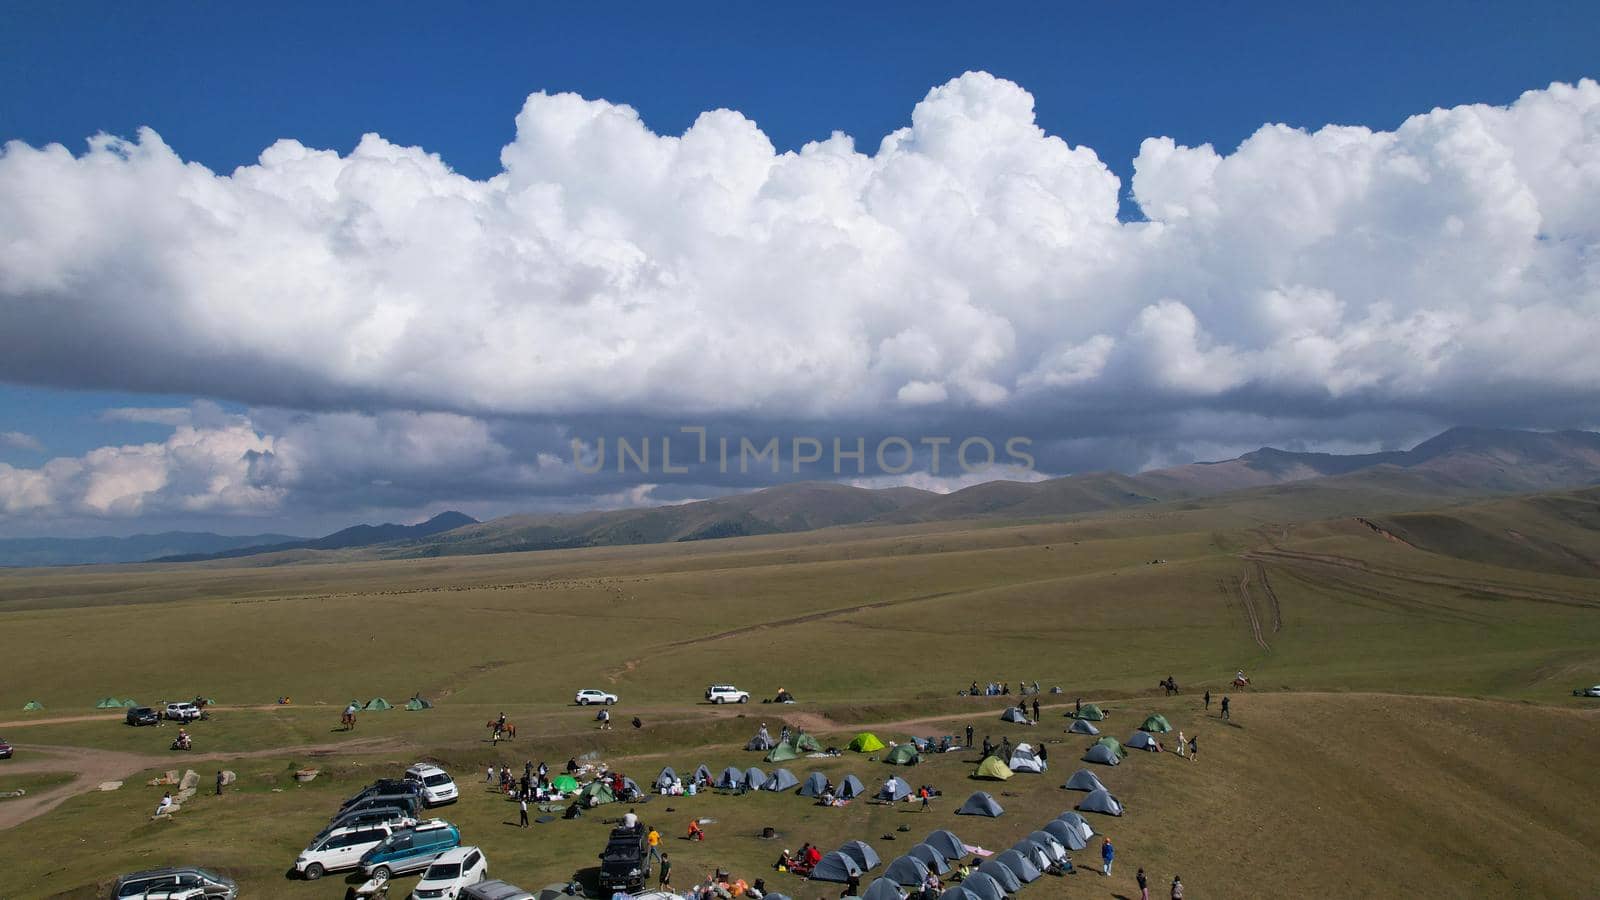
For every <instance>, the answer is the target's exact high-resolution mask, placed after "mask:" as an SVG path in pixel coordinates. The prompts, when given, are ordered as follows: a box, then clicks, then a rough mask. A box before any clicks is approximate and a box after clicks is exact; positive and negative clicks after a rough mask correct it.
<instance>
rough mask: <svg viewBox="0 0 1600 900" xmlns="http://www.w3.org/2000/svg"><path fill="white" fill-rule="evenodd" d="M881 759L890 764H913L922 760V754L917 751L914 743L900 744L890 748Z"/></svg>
mask: <svg viewBox="0 0 1600 900" xmlns="http://www.w3.org/2000/svg"><path fill="white" fill-rule="evenodd" d="M883 761H884V762H886V763H888V764H890V765H892V766H914V765H916V764H917V763H920V762H922V754H920V753H918V752H917V745H916V744H901V745H900V746H898V747H896V748H894V749H893V750H890V751H889V752H888V754H887V755H885V756H884V758H883Z"/></svg>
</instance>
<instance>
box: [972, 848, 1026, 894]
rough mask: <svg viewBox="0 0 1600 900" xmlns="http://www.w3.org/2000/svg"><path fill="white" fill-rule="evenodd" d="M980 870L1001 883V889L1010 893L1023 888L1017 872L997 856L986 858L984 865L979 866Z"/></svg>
mask: <svg viewBox="0 0 1600 900" xmlns="http://www.w3.org/2000/svg"><path fill="white" fill-rule="evenodd" d="M978 871H979V872H982V873H983V874H985V875H987V876H989V877H990V878H993V879H994V880H995V882H996V883H997V884H999V885H1000V889H1001V890H1003V891H1005V892H1006V893H1008V894H1015V893H1016V892H1017V891H1020V890H1022V881H1021V880H1020V879H1018V878H1017V873H1015V872H1013V871H1011V869H1009V868H1008V867H1007V866H1006V865H1005V863H1002V862H1000V860H998V859H996V858H995V857H992V856H991V857H990V858H988V859H986V860H984V861H983V865H980V866H978Z"/></svg>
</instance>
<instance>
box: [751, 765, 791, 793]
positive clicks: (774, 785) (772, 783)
mask: <svg viewBox="0 0 1600 900" xmlns="http://www.w3.org/2000/svg"><path fill="white" fill-rule="evenodd" d="M799 783H800V779H798V778H796V777H794V773H793V772H790V771H789V770H788V769H774V770H773V771H772V774H771V775H768V776H767V780H766V781H765V782H763V783H762V785H761V789H762V790H763V791H787V790H789V789H790V788H792V787H794V786H795V785H798V784H799Z"/></svg>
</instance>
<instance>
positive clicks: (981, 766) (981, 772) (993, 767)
mask: <svg viewBox="0 0 1600 900" xmlns="http://www.w3.org/2000/svg"><path fill="white" fill-rule="evenodd" d="M1011 775H1012V772H1011V769H1010V768H1009V767H1007V766H1006V764H1005V763H1003V762H1001V761H1000V757H998V756H985V757H984V758H983V762H981V763H978V768H977V769H976V770H975V771H974V772H973V773H972V777H973V778H990V779H993V780H995V781H1005V780H1006V779H1007V778H1010V777H1011Z"/></svg>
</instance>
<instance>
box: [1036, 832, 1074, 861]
mask: <svg viewBox="0 0 1600 900" xmlns="http://www.w3.org/2000/svg"><path fill="white" fill-rule="evenodd" d="M1028 840H1030V841H1032V842H1034V843H1035V844H1038V845H1039V849H1041V850H1043V851H1044V855H1045V856H1047V857H1049V858H1050V861H1051V862H1054V863H1058V864H1063V865H1064V864H1065V863H1066V861H1067V848H1066V847H1065V846H1064V845H1063V844H1062V843H1061V840H1060V839H1059V838H1057V837H1056V836H1055V835H1053V834H1051V833H1050V832H1048V831H1045V830H1043V829H1040V830H1038V831H1035V832H1031V833H1030V834H1029V835H1028Z"/></svg>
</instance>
